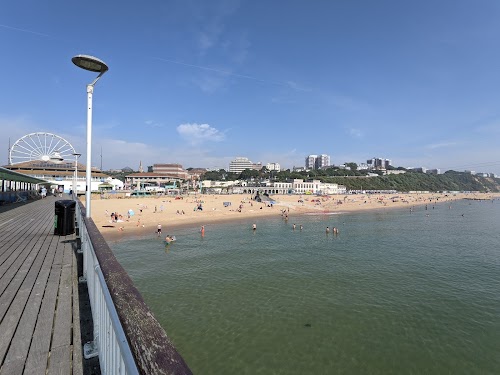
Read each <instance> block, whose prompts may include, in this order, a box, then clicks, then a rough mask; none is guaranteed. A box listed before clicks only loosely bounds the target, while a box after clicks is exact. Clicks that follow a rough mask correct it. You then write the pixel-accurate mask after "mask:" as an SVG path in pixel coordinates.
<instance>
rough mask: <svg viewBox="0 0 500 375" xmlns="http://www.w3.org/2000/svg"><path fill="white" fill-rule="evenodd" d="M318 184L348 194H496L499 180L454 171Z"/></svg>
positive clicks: (329, 179) (341, 179)
mask: <svg viewBox="0 0 500 375" xmlns="http://www.w3.org/2000/svg"><path fill="white" fill-rule="evenodd" d="M321 180H322V181H323V182H333V183H337V184H339V185H344V186H345V187H346V188H347V189H348V190H397V191H402V192H406V191H481V192H500V179H499V178H491V177H480V176H475V175H471V174H470V173H463V172H455V171H447V172H446V173H444V174H439V175H432V174H425V173H416V172H408V173H405V174H398V175H388V176H378V177H322V178H321Z"/></svg>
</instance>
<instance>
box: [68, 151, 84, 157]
mask: <svg viewBox="0 0 500 375" xmlns="http://www.w3.org/2000/svg"><path fill="white" fill-rule="evenodd" d="M71 155H73V156H76V157H77V158H79V157H80V156H82V154H79V153H78V152H74V153H72V154H71Z"/></svg>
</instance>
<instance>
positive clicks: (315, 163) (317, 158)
mask: <svg viewBox="0 0 500 375" xmlns="http://www.w3.org/2000/svg"><path fill="white" fill-rule="evenodd" d="M329 165H330V156H329V155H326V154H321V155H309V156H307V157H306V169H321V168H324V167H328V166H329Z"/></svg>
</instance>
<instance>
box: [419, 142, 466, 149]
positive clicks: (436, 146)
mask: <svg viewBox="0 0 500 375" xmlns="http://www.w3.org/2000/svg"><path fill="white" fill-rule="evenodd" d="M457 144H458V143H457V142H454V141H447V142H439V143H431V144H429V145H426V146H425V148H428V149H430V150H435V149H439V148H445V147H452V146H456V145H457Z"/></svg>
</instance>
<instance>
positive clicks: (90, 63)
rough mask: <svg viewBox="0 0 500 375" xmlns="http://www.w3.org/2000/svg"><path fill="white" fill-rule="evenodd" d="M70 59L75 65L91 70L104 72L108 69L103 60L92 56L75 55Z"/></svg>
mask: <svg viewBox="0 0 500 375" xmlns="http://www.w3.org/2000/svg"><path fill="white" fill-rule="evenodd" d="M71 61H73V64H75V65H76V66H77V67H79V68H82V69H85V70H90V71H91V72H96V73H101V74H104V73H106V72H107V71H108V69H109V68H108V66H107V65H106V63H105V62H104V61H102V60H100V59H98V58H97V57H94V56H89V55H76V56H74V57H73V58H72V59H71Z"/></svg>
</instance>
